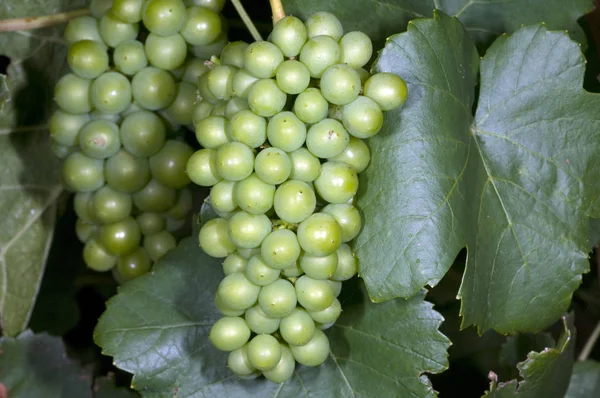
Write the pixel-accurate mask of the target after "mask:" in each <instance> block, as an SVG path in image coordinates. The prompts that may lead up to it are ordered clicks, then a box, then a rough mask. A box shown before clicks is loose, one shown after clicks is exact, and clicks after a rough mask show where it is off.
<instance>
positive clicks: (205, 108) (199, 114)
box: [192, 100, 215, 134]
mask: <svg viewBox="0 0 600 398" xmlns="http://www.w3.org/2000/svg"><path fill="white" fill-rule="evenodd" d="M214 107H215V106H214V105H213V104H211V103H210V102H208V101H204V100H200V101H197V102H196V104H195V105H194V111H193V115H192V122H193V123H194V125H197V124H198V123H200V122H201V121H202V120H204V119H206V118H207V117H209V116H210V113H211V112H212V110H213V108H214ZM196 134H198V133H197V132H196Z"/></svg>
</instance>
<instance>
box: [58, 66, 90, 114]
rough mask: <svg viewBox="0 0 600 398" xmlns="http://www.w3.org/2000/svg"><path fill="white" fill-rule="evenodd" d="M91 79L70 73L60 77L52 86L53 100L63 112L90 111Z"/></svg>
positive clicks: (79, 112)
mask: <svg viewBox="0 0 600 398" xmlns="http://www.w3.org/2000/svg"><path fill="white" fill-rule="evenodd" d="M91 85H92V81H91V80H88V79H83V78H81V77H79V76H77V75H74V74H72V73H68V74H66V75H64V76H63V77H61V78H60V79H59V80H58V82H57V83H56V85H55V86H54V101H55V102H56V104H57V105H58V106H59V107H60V108H61V109H62V110H63V111H65V112H68V113H72V114H81V113H88V112H91V110H92V109H93V105H92V102H91V101H90V87H91Z"/></svg>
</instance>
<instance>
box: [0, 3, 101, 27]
mask: <svg viewBox="0 0 600 398" xmlns="http://www.w3.org/2000/svg"><path fill="white" fill-rule="evenodd" d="M89 13H90V10H89V9H87V8H85V9H81V10H75V11H68V12H61V13H58V14H54V15H42V16H38V17H25V18H13V19H3V20H0V32H16V31H19V30H33V29H40V28H45V27H48V26H53V25H58V24H61V23H65V22H68V21H70V20H71V19H73V18H77V17H81V16H84V15H88V14H89Z"/></svg>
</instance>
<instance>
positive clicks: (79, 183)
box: [62, 152, 104, 192]
mask: <svg viewBox="0 0 600 398" xmlns="http://www.w3.org/2000/svg"><path fill="white" fill-rule="evenodd" d="M62 176H63V180H64V182H65V184H66V185H67V187H69V188H70V189H72V190H73V191H77V192H92V191H95V190H97V189H98V188H100V187H102V186H103V185H104V161H103V160H101V159H94V158H90V157H89V156H86V155H84V154H83V153H81V152H74V153H72V154H70V155H69V156H68V157H67V158H66V159H65V163H64V164H63V171H62Z"/></svg>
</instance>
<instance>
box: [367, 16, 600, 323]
mask: <svg viewBox="0 0 600 398" xmlns="http://www.w3.org/2000/svg"><path fill="white" fill-rule="evenodd" d="M477 66H478V62H477V55H476V50H475V46H474V45H473V43H472V41H471V40H470V38H469V37H468V35H467V34H466V31H465V30H464V29H463V28H462V26H461V24H460V22H459V21H458V20H456V19H454V18H450V17H448V16H445V15H443V14H441V13H440V14H436V16H435V19H427V20H416V21H414V22H413V23H411V24H410V25H409V29H408V32H407V33H404V34H400V35H396V36H393V37H392V38H390V40H389V42H388V44H387V45H386V47H385V48H384V49H383V51H382V52H381V56H380V58H379V59H378V61H377V63H376V65H375V67H376V70H377V71H388V72H393V73H396V74H398V75H399V76H402V77H403V78H405V79H406V81H407V84H408V87H409V96H408V100H407V102H406V104H405V106H404V108H403V109H401V110H397V111H392V112H389V113H388V115H387V120H386V122H385V125H384V127H383V130H382V132H381V133H380V134H379V135H377V136H375V137H374V138H373V139H371V140H370V145H371V150H372V152H373V154H374V156H372V161H371V165H370V167H369V168H368V169H367V170H366V171H365V173H364V174H365V175H364V176H363V178H362V180H361V184H362V185H363V188H364V189H362V191H361V195H360V197H359V201H358V206H359V207H360V208H361V209H362V210H363V212H364V218H365V220H367V222H365V227H364V230H363V231H362V233H361V235H360V236H359V238H358V240H357V243H356V250H357V253H358V255H359V257H360V264H361V275H362V276H363V277H364V279H365V282H366V284H367V288H368V290H369V293H370V295H371V297H372V298H373V299H374V300H376V301H383V300H386V299H390V298H393V297H398V296H401V297H410V296H412V295H413V294H415V293H416V292H418V291H419V289H421V288H422V286H423V285H425V284H429V285H435V284H436V283H437V282H438V281H439V280H440V279H441V278H442V276H443V275H444V274H445V273H446V271H447V269H448V268H449V267H450V266H451V264H452V261H453V259H454V257H455V256H456V254H457V253H458V252H459V250H460V249H461V248H462V247H464V246H466V247H467V249H468V257H467V268H466V271H465V274H464V277H463V282H462V285H461V288H460V292H459V295H460V297H461V298H462V300H463V301H462V315H463V317H464V322H463V325H464V326H468V325H471V324H476V325H477V326H478V327H479V328H480V330H486V329H488V328H495V329H496V330H498V331H500V332H508V331H514V330H519V331H531V332H535V331H538V330H540V329H542V328H544V327H546V326H548V325H549V324H550V323H552V322H553V321H554V320H556V319H557V318H558V317H559V316H560V315H561V314H562V313H563V312H564V311H565V310H566V308H567V307H568V305H569V302H570V300H571V296H572V293H573V291H574V290H575V289H576V288H577V287H578V285H579V283H580V281H581V274H582V273H583V272H586V271H587V269H588V266H589V263H588V259H587V256H588V255H587V252H588V248H589V237H588V232H589V216H590V215H594V213H597V210H596V209H595V208H594V206H596V205H597V204H596V203H595V202H594V200H596V198H597V197H598V195H599V193H600V192H599V190H600V186H599V185H598V184H597V183H596V182H597V181H598V179H600V175H599V173H600V164H599V163H600V159H599V158H598V156H597V153H598V151H599V150H600V147H599V146H600V140H599V139H598V136H597V135H598V131H600V116H599V114H598V109H600V97H599V96H597V95H593V94H590V93H587V92H584V91H583V89H582V87H581V84H582V79H583V71H584V60H583V57H582V54H581V52H580V49H579V46H578V45H577V44H576V43H575V42H573V41H571V40H570V39H569V37H568V36H567V35H565V34H564V33H563V32H560V33H556V32H549V31H548V30H546V28H545V27H543V26H540V25H537V26H532V27H526V28H522V29H521V30H519V31H518V32H516V33H515V34H514V35H513V36H510V37H508V36H503V37H501V38H499V39H498V40H497V41H496V42H495V43H494V45H492V46H491V47H490V49H489V50H488V52H487V54H486V56H485V57H484V58H483V60H482V62H481V92H480V96H479V105H478V108H477V111H476V117H475V119H473V116H472V112H471V109H472V105H473V98H474V95H475V91H474V87H473V86H474V84H475V82H476V80H477V75H476V71H477Z"/></svg>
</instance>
